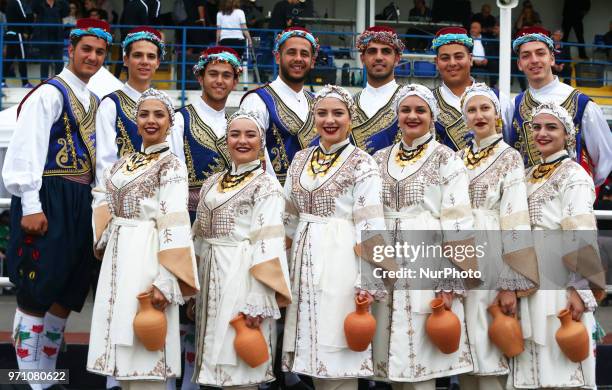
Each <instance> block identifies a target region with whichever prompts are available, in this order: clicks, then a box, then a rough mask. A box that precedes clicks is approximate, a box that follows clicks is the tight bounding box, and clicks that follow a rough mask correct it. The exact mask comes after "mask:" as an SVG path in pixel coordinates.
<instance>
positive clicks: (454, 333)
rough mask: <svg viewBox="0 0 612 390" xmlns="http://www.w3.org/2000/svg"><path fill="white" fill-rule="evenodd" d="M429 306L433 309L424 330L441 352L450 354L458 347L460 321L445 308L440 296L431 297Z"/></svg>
mask: <svg viewBox="0 0 612 390" xmlns="http://www.w3.org/2000/svg"><path fill="white" fill-rule="evenodd" d="M429 306H430V307H431V309H432V310H433V311H432V313H431V314H430V315H429V317H428V318H427V322H426V323H425V332H427V336H429V339H430V340H431V342H432V343H434V345H435V346H436V347H438V349H439V350H440V352H442V353H446V354H450V353H453V352H456V351H457V350H458V349H459V341H460V340H461V323H460V322H459V318H458V317H457V316H456V315H455V313H453V312H452V311H451V310H446V308H445V307H444V301H443V300H442V298H435V299H432V300H431V302H430V303H429Z"/></svg>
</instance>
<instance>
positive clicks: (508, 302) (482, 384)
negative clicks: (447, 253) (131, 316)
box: [458, 83, 538, 390]
mask: <svg viewBox="0 0 612 390" xmlns="http://www.w3.org/2000/svg"><path fill="white" fill-rule="evenodd" d="M461 100H462V102H461V107H462V112H463V120H464V122H465V124H466V127H467V128H468V129H470V130H471V132H472V135H473V139H472V141H471V142H470V143H468V146H467V147H466V148H464V149H463V150H460V151H459V152H458V155H459V157H460V158H461V160H463V163H464V164H465V166H466V167H467V169H468V175H469V178H470V187H469V189H470V200H471V202H472V212H473V214H474V228H475V229H476V230H478V233H477V243H480V244H484V243H486V250H485V255H484V256H483V257H481V258H479V259H478V270H479V271H481V273H482V277H481V279H482V280H483V281H484V283H483V284H481V285H480V286H479V287H478V288H477V289H471V290H469V291H468V292H467V293H466V297H465V300H464V306H465V321H466V324H467V331H468V339H469V342H470V349H471V352H472V360H473V361H474V372H473V373H471V374H469V375H462V376H461V377H460V382H461V386H462V387H465V388H468V389H478V388H480V389H487V390H488V389H491V390H494V389H503V388H505V383H506V379H507V375H508V373H509V367H508V361H507V359H506V358H505V357H504V355H503V353H502V351H501V350H500V349H499V348H497V347H496V346H495V345H493V344H492V343H491V341H490V339H489V336H488V329H489V326H490V324H491V320H492V318H491V316H490V315H489V314H488V313H487V308H488V307H489V306H490V305H492V304H496V305H500V306H501V310H502V312H504V313H505V314H507V315H510V316H513V315H516V314H517V296H526V295H528V294H530V293H532V292H533V291H534V290H535V288H536V287H537V283H538V266H537V259H536V256H535V251H534V249H533V242H532V237H531V229H530V224H529V211H528V207H527V190H526V187H525V168H524V167H523V159H522V157H521V154H520V153H519V152H518V151H517V150H515V149H513V148H512V147H510V146H509V145H508V144H506V143H505V142H504V141H503V139H502V134H501V131H502V121H501V110H500V103H499V99H498V98H497V96H496V95H495V93H494V92H493V90H492V89H491V88H489V87H488V86H487V85H486V84H484V83H476V84H473V85H471V86H469V87H468V88H467V89H466V90H465V93H464V94H463V96H462V99H461Z"/></svg>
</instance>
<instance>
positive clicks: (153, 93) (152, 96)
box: [134, 88, 174, 127]
mask: <svg viewBox="0 0 612 390" xmlns="http://www.w3.org/2000/svg"><path fill="white" fill-rule="evenodd" d="M145 100H159V101H160V102H162V103H164V106H166V109H167V110H168V115H169V116H170V127H172V126H173V125H174V104H172V100H170V96H168V94H167V93H165V92H164V91H160V90H159V89H155V88H149V89H147V90H146V91H144V92H143V93H142V95H140V98H139V99H138V101H137V102H136V112H135V115H134V116H135V117H137V116H138V110H140V105H141V104H142V103H143V102H144V101H145Z"/></svg>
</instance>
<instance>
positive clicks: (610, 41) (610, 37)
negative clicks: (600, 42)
mask: <svg viewBox="0 0 612 390" xmlns="http://www.w3.org/2000/svg"><path fill="white" fill-rule="evenodd" d="M603 38H604V44H605V45H606V46H612V21H610V23H609V24H608V32H607V33H606V34H605V35H604V37H603ZM607 52H608V54H607V57H608V60H609V59H610V53H612V49H607Z"/></svg>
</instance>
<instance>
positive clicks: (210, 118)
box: [170, 98, 227, 162]
mask: <svg viewBox="0 0 612 390" xmlns="http://www.w3.org/2000/svg"><path fill="white" fill-rule="evenodd" d="M193 107H194V108H195V110H196V112H197V113H198V116H199V117H200V119H202V121H203V122H204V123H206V124H207V125H208V126H209V127H210V128H211V129H212V131H213V132H214V133H215V135H216V136H217V138H221V137H223V136H224V135H225V129H226V127H227V120H226V119H225V107H224V108H223V109H222V110H220V111H217V110H215V109H214V108H212V107H210V106H209V105H208V104H206V102H205V101H204V99H202V98H200V99H196V100H195V101H194V102H193ZM184 136H185V118H184V117H183V114H181V113H180V112H177V113H176V114H175V115H174V126H172V129H171V130H170V150H172V152H173V153H174V154H176V155H177V156H178V158H179V159H180V160H181V161H183V162H185V142H184V138H185V137H184Z"/></svg>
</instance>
